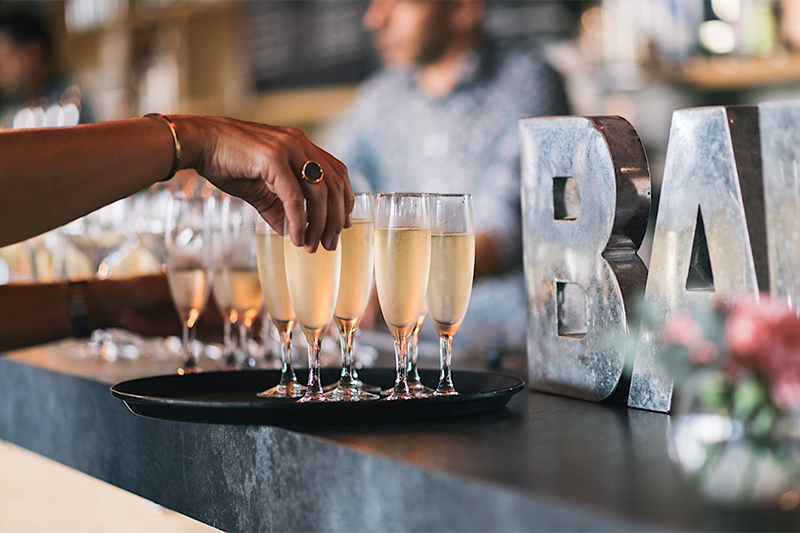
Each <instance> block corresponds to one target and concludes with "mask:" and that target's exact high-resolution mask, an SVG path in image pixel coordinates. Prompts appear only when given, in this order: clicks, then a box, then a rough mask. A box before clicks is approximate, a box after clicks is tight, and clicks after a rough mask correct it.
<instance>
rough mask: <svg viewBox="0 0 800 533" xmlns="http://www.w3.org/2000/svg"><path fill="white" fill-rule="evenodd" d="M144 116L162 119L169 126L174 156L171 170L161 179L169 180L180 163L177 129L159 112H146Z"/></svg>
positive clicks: (179, 144) (179, 143) (179, 142)
mask: <svg viewBox="0 0 800 533" xmlns="http://www.w3.org/2000/svg"><path fill="white" fill-rule="evenodd" d="M144 118H154V119H158V120H163V121H164V122H165V123H166V124H167V126H168V127H169V132H170V133H171V134H172V142H173V144H174V145H175V158H174V160H173V162H172V170H170V172H169V174H168V175H167V177H166V178H164V179H162V180H161V181H169V180H170V179H172V176H174V175H175V173H176V172H177V171H178V166H180V163H181V141H179V140H178V131H177V130H176V129H175V123H174V122H172V121H171V120H170V119H169V117H167V116H165V115H162V114H161V113H148V114H146V115H145V116H144Z"/></svg>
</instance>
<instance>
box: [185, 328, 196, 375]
mask: <svg viewBox="0 0 800 533" xmlns="http://www.w3.org/2000/svg"><path fill="white" fill-rule="evenodd" d="M194 335H195V329H194V328H190V327H189V325H188V324H186V323H185V322H184V323H183V369H184V370H188V371H192V370H195V369H196V368H197V358H196V357H195V354H194Z"/></svg>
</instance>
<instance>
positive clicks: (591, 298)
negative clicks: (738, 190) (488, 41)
mask: <svg viewBox="0 0 800 533" xmlns="http://www.w3.org/2000/svg"><path fill="white" fill-rule="evenodd" d="M520 139H521V149H522V150H521V152H522V208H523V240H524V250H525V254H524V260H525V276H526V285H527V297H528V332H527V333H528V375H529V380H530V385H531V387H533V388H535V389H538V390H542V391H547V392H553V393H557V394H564V395H568V396H573V397H576V398H582V399H586V400H593V401H599V400H603V399H605V398H608V397H609V396H610V395H611V394H612V393H614V391H615V390H616V389H617V388H618V386H619V384H620V378H621V377H622V375H623V370H624V368H625V363H626V359H627V358H628V357H630V355H631V354H627V353H625V348H624V347H621V345H619V344H617V345H614V344H613V343H612V342H610V341H611V339H613V338H614V337H621V336H623V335H624V334H626V333H627V332H628V322H627V321H628V316H629V313H630V311H631V307H630V304H631V303H632V299H633V297H634V296H635V295H636V294H637V293H641V291H642V290H643V288H644V284H645V280H646V276H647V270H646V268H645V266H644V264H643V263H642V261H641V260H640V259H639V257H638V255H636V251H637V249H638V248H639V246H640V245H641V242H642V238H643V237H644V234H645V231H646V227H647V217H648V213H649V210H650V175H649V171H648V166H647V158H646V156H645V152H644V148H643V147H642V144H641V141H640V140H639V137H638V135H637V134H636V132H635V131H634V129H633V127H632V126H631V125H630V124H629V123H628V122H627V121H626V120H624V119H623V118H621V117H563V118H535V119H523V120H521V121H520Z"/></svg>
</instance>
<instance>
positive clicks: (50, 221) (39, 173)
mask: <svg viewBox="0 0 800 533" xmlns="http://www.w3.org/2000/svg"><path fill="white" fill-rule="evenodd" d="M182 141H183V140H182ZM173 160H174V147H173V143H172V140H171V137H170V132H169V130H168V129H167V128H166V125H165V124H161V123H159V121H157V120H153V119H151V118H142V119H136V120H126V121H121V122H106V123H100V124H91V125H86V126H78V127H75V128H54V129H46V130H30V131H19V130H16V131H8V132H0V246H2V245H6V244H10V243H13V242H17V241H20V240H24V239H26V238H28V237H31V236H34V235H37V234H39V233H42V232H44V231H47V230H49V229H52V228H55V227H57V226H60V225H62V224H64V223H66V222H69V221H70V220H73V219H75V218H78V217H80V216H83V215H85V214H86V213H89V212H91V211H93V210H95V209H97V208H99V207H102V206H103V205H106V204H108V203H111V202H113V201H115V200H118V199H120V198H124V197H125V196H128V195H130V194H133V193H134V192H136V191H138V190H141V189H143V188H145V187H147V186H149V185H151V184H153V183H155V182H156V181H158V180H159V179H161V178H163V177H165V176H166V175H167V174H168V173H169V171H170V169H171V168H172V164H173Z"/></svg>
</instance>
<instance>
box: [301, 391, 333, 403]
mask: <svg viewBox="0 0 800 533" xmlns="http://www.w3.org/2000/svg"><path fill="white" fill-rule="evenodd" d="M329 401H331V400H329V399H328V398H326V397H325V395H324V394H320V393H319V392H315V393H312V394H309V393H308V391H306V394H305V396H303V397H302V398H300V399H299V400H297V402H298V403H317V402H329Z"/></svg>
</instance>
